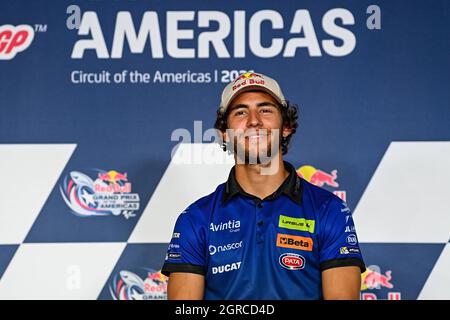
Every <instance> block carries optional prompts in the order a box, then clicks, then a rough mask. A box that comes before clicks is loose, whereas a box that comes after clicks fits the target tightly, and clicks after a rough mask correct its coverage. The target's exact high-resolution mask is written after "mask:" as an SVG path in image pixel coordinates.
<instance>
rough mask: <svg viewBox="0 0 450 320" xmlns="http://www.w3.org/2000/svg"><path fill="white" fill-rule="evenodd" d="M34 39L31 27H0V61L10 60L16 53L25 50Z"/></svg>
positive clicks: (8, 25) (23, 25) (22, 25)
mask: <svg viewBox="0 0 450 320" xmlns="http://www.w3.org/2000/svg"><path fill="white" fill-rule="evenodd" d="M33 39H34V30H33V28H32V27H31V26H29V25H26V24H21V25H18V26H16V27H15V26H12V25H10V24H6V25H3V26H0V60H11V59H13V58H14V57H15V56H16V54H17V53H19V52H21V51H24V50H25V49H27V48H28V47H29V46H30V44H31V42H33Z"/></svg>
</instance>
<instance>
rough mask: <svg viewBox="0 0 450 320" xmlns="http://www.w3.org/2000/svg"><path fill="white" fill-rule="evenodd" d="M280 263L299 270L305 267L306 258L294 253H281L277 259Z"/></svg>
mask: <svg viewBox="0 0 450 320" xmlns="http://www.w3.org/2000/svg"><path fill="white" fill-rule="evenodd" d="M278 262H279V263H280V265H281V266H282V267H283V268H285V269H288V270H301V269H303V268H304V267H305V263H306V260H305V258H304V257H302V256H301V255H299V254H296V253H283V254H282V255H280V258H279V259H278Z"/></svg>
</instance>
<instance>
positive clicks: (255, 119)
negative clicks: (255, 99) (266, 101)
mask: <svg viewBox="0 0 450 320" xmlns="http://www.w3.org/2000/svg"><path fill="white" fill-rule="evenodd" d="M261 124H262V123H261V119H260V117H259V113H258V111H257V110H256V111H255V110H250V111H249V115H248V121H247V126H248V127H257V126H260V125H261Z"/></svg>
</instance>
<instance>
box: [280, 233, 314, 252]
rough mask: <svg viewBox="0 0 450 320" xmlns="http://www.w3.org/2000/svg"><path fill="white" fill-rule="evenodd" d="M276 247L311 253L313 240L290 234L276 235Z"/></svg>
mask: <svg viewBox="0 0 450 320" xmlns="http://www.w3.org/2000/svg"><path fill="white" fill-rule="evenodd" d="M277 247H283V248H289V249H297V250H303V251H312V249H313V240H312V239H311V238H307V237H300V236H294V235H291V234H283V233H278V234H277Z"/></svg>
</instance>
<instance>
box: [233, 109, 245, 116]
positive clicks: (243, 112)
mask: <svg viewBox="0 0 450 320" xmlns="http://www.w3.org/2000/svg"><path fill="white" fill-rule="evenodd" d="M243 114H245V111H244V110H240V111H236V112H235V113H234V115H235V116H241V115H243Z"/></svg>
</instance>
